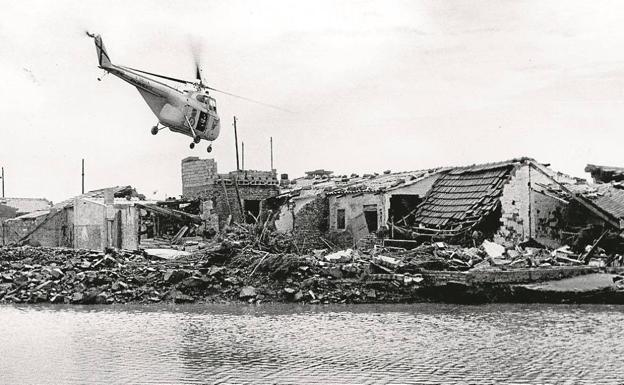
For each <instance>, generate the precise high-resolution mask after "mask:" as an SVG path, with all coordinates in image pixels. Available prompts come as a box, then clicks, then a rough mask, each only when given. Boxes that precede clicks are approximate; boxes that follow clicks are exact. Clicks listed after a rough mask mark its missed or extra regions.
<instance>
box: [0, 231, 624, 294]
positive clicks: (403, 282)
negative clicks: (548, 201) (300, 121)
mask: <svg viewBox="0 0 624 385" xmlns="http://www.w3.org/2000/svg"><path fill="white" fill-rule="evenodd" d="M203 243H204V244H203V245H202V248H201V249H197V250H196V251H195V252H194V253H192V254H189V253H187V254H188V255H184V256H179V257H176V258H174V259H163V258H156V257H153V256H151V255H150V254H147V253H145V252H129V251H119V250H112V249H108V250H106V251H104V252H97V251H88V250H77V249H63V248H42V247H30V246H21V247H10V248H9V247H4V248H0V302H8V303H38V302H51V303H76V304H110V303H127V302H139V303H149V302H161V301H169V302H176V303H182V302H196V301H206V302H215V301H219V302H221V301H234V300H236V301H239V300H242V301H246V302H250V303H259V302H265V301H287V302H288V301H290V302H307V303H345V302H348V303H361V302H406V301H422V300H425V299H424V298H420V297H419V294H418V293H419V289H420V288H422V287H423V285H424V284H425V282H424V278H423V275H424V274H427V273H428V272H431V271H470V270H474V269H477V270H478V269H499V270H505V269H521V268H533V267H537V268H540V267H541V268H548V267H551V266H561V265H581V264H584V262H585V258H586V257H588V256H590V254H592V253H593V254H594V256H593V259H592V260H591V261H589V258H587V262H589V263H603V264H605V263H606V264H608V263H614V262H618V261H619V263H621V262H622V257H621V256H606V255H604V253H603V252H601V251H600V250H599V249H597V248H595V247H592V248H591V250H588V251H587V253H585V254H582V255H579V254H575V253H573V252H572V251H570V249H569V248H567V247H564V248H560V249H557V250H546V249H540V248H534V247H521V246H516V247H514V248H507V249H506V248H505V247H503V246H501V245H498V244H495V243H493V242H489V241H484V242H483V244H482V245H480V246H479V247H461V246H454V245H449V244H446V243H443V242H436V243H432V244H422V245H420V246H418V247H416V248H414V249H411V250H406V249H402V248H392V247H380V246H374V247H373V248H372V249H369V250H352V249H347V250H329V249H323V250H312V251H310V252H308V253H304V254H302V253H299V252H298V250H297V247H296V245H295V243H294V242H293V241H292V240H291V239H290V238H289V237H288V236H286V235H283V234H281V233H277V232H274V231H271V230H270V229H268V228H267V226H266V224H265V225H262V224H259V225H241V224H235V225H233V226H229V227H228V228H227V229H226V230H225V231H223V232H222V233H219V234H218V235H217V236H215V238H214V239H212V240H209V241H207V240H205V241H204V242H203Z"/></svg>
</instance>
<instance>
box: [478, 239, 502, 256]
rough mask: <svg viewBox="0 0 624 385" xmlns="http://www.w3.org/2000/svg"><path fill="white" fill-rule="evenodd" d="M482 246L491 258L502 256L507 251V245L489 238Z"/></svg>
mask: <svg viewBox="0 0 624 385" xmlns="http://www.w3.org/2000/svg"><path fill="white" fill-rule="evenodd" d="M481 247H483V250H485V252H486V254H487V255H488V256H489V257H490V258H500V257H501V256H502V255H503V253H504V252H505V247H503V246H501V245H499V244H498V243H494V242H490V241H488V240H485V241H483V244H481Z"/></svg>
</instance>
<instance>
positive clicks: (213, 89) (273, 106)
mask: <svg viewBox="0 0 624 385" xmlns="http://www.w3.org/2000/svg"><path fill="white" fill-rule="evenodd" d="M203 87H204V88H206V89H209V90H211V91H215V92H219V93H221V94H224V95H228V96H232V97H234V98H238V99H242V100H245V101H248V102H251V103H256V104H260V105H262V106H265V107H269V108H274V109H276V110H280V111H284V112H288V113H291V114H292V113H294V112H292V111H289V110H287V109H285V108H282V107H278V106H275V105H273V104H269V103H264V102H261V101H258V100H254V99H251V98H247V97H245V96H240V95H236V94H233V93H231V92H227V91H221V90H218V89H216V88H212V87H210V86H206V85H205V86H203Z"/></svg>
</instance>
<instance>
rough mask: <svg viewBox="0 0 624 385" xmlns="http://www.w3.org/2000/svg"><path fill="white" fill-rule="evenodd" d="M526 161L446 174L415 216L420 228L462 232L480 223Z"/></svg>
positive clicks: (484, 166) (467, 168)
mask: <svg viewBox="0 0 624 385" xmlns="http://www.w3.org/2000/svg"><path fill="white" fill-rule="evenodd" d="M522 161H523V160H522V159H520V160H515V159H514V160H510V161H505V162H498V163H488V164H482V165H474V166H468V167H458V168H454V169H451V170H449V171H448V172H446V173H443V174H442V175H441V176H440V177H439V178H438V179H437V180H436V181H435V182H434V183H433V186H432V188H431V191H430V192H429V193H428V194H427V196H426V197H425V200H424V202H423V203H422V204H421V205H420V206H419V207H418V209H417V210H416V212H415V213H414V219H415V223H417V224H419V225H420V226H421V227H431V228H435V229H448V230H455V231H458V230H459V231H461V230H463V229H465V228H469V227H471V226H472V225H474V224H475V223H477V222H479V221H480V220H481V219H482V218H483V217H485V216H486V215H488V214H489V213H491V212H493V211H494V210H495V209H496V207H497V205H498V204H499V199H498V198H499V197H500V196H501V194H502V190H503V186H504V185H505V183H506V181H507V180H508V178H509V176H510V173H511V171H512V170H513V169H514V167H515V166H517V165H519V164H520V163H521V162H522Z"/></svg>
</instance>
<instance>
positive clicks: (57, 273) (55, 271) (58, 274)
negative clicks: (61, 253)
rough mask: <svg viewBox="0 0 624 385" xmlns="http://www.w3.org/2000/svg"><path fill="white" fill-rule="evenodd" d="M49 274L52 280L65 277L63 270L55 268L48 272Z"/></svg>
mask: <svg viewBox="0 0 624 385" xmlns="http://www.w3.org/2000/svg"><path fill="white" fill-rule="evenodd" d="M50 274H51V275H52V277H54V279H59V278H61V277H62V276H64V275H65V273H63V270H61V269H59V268H55V269H52V270H50Z"/></svg>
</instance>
